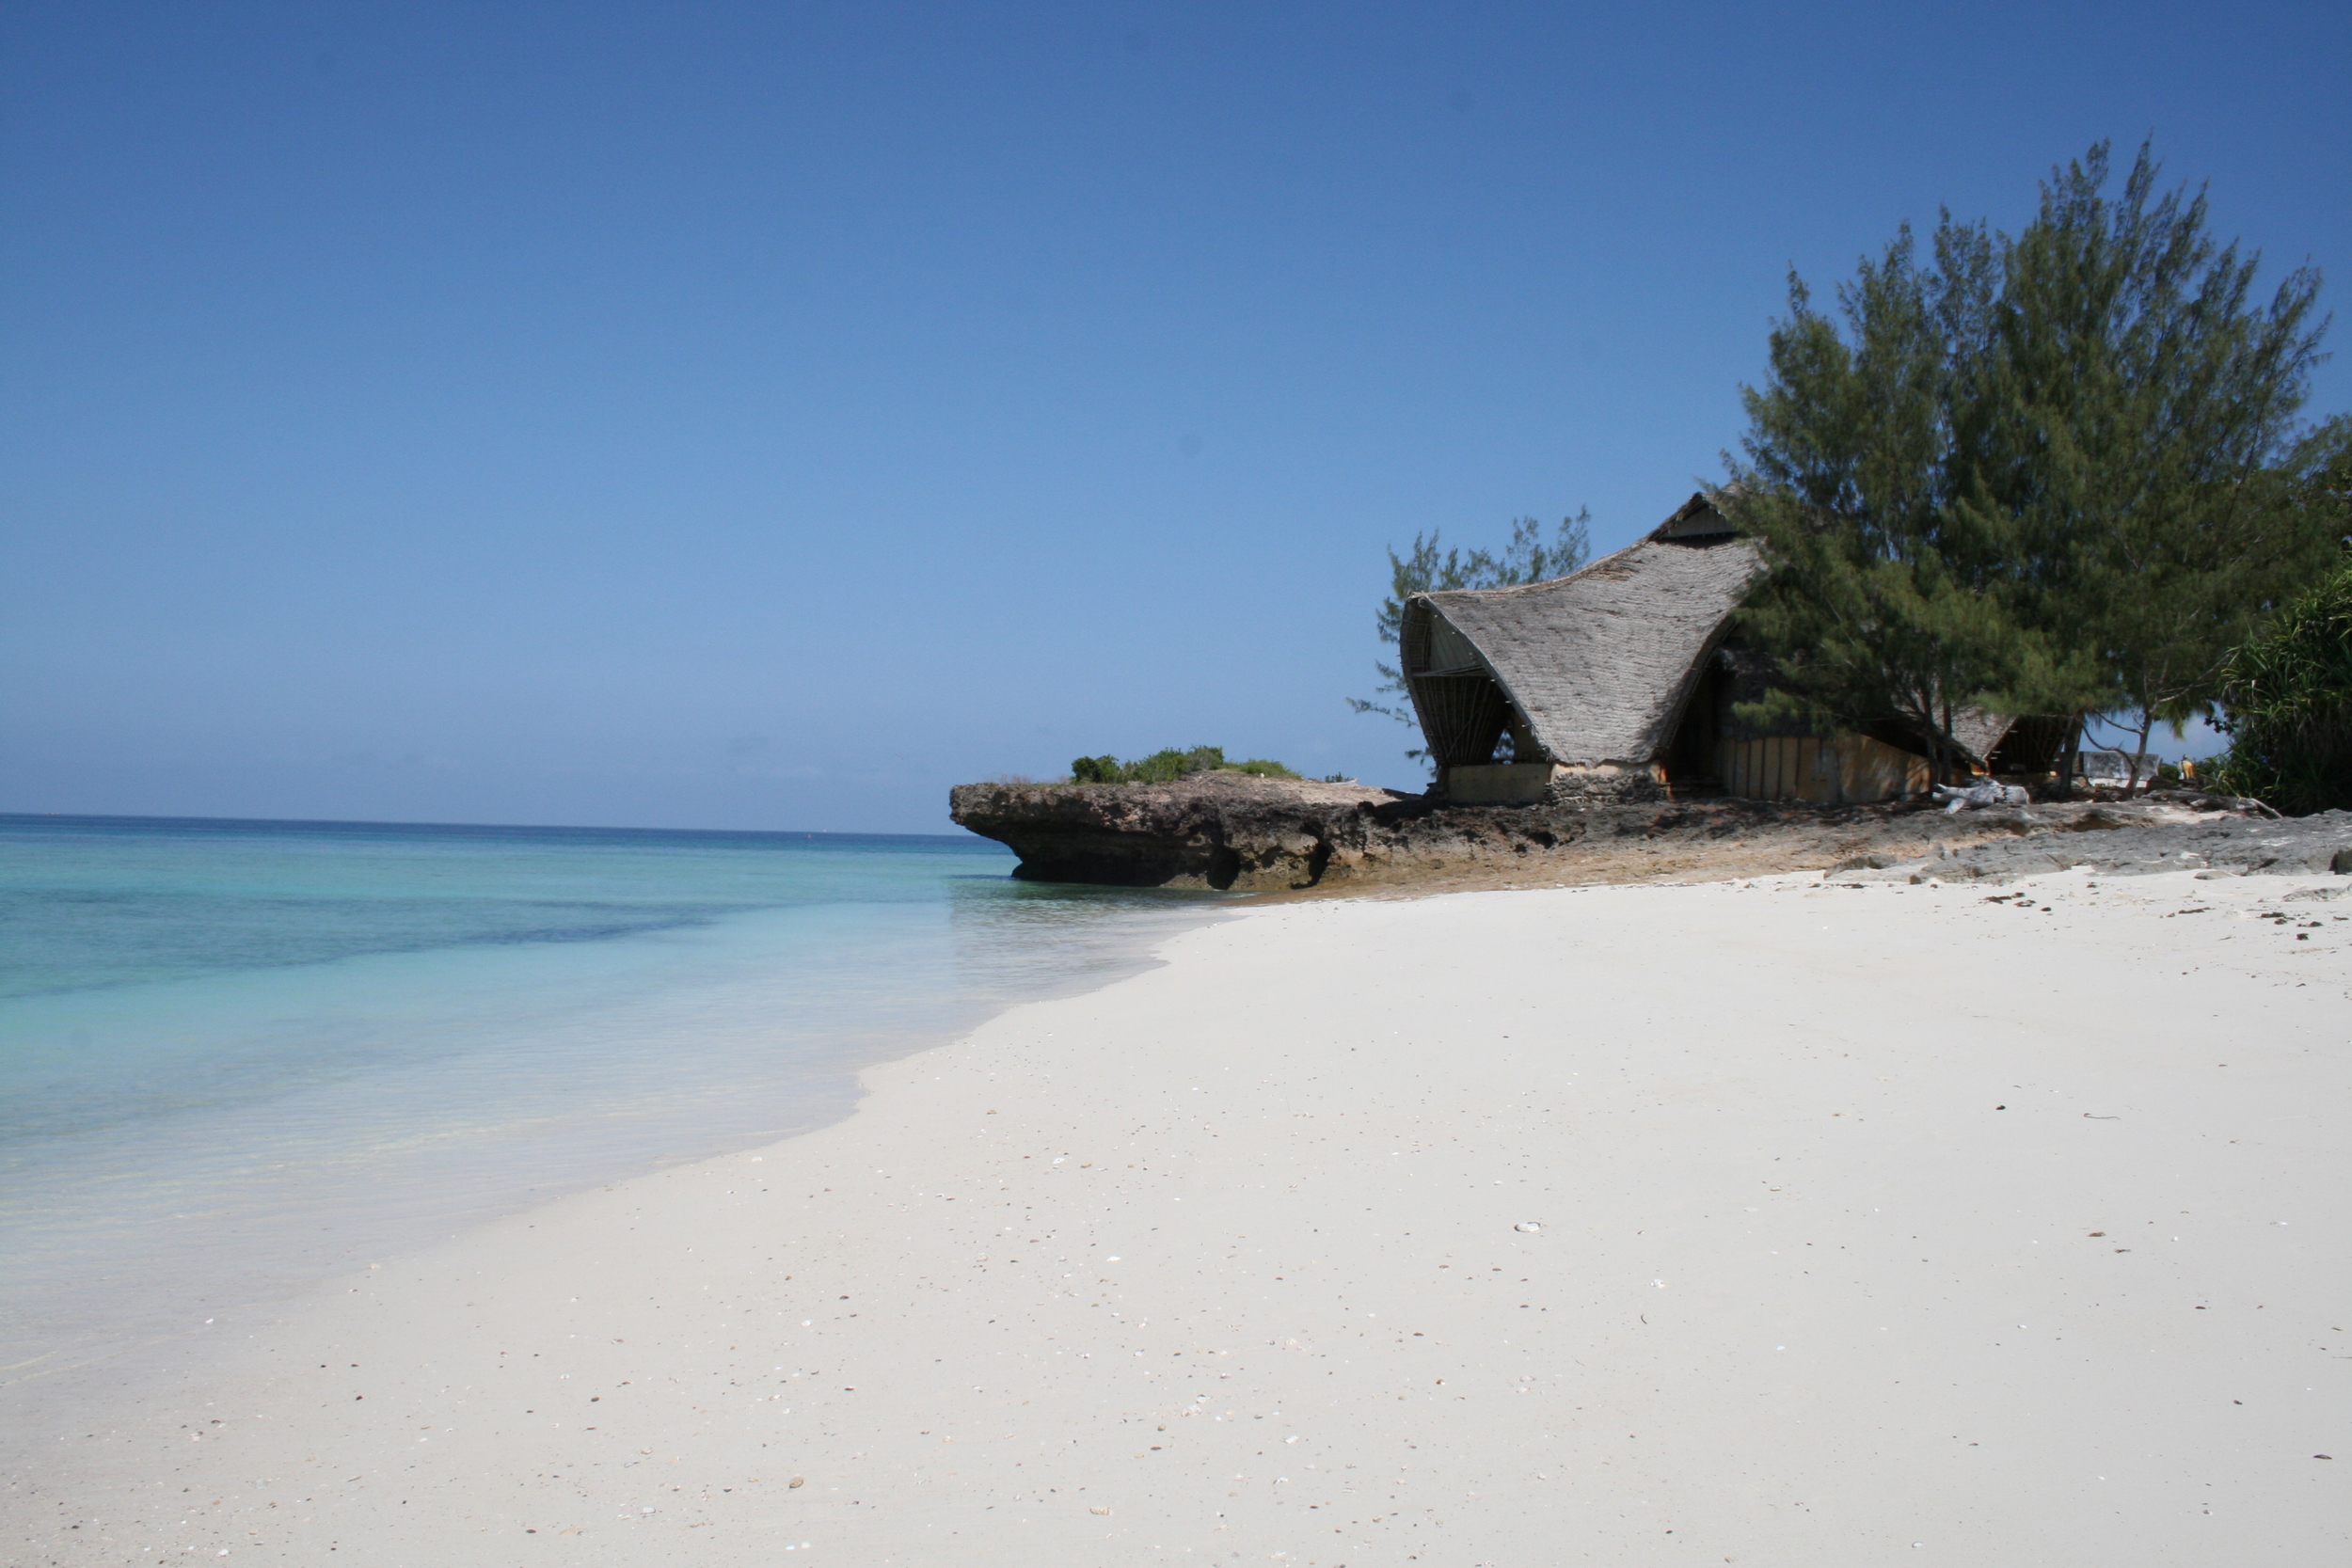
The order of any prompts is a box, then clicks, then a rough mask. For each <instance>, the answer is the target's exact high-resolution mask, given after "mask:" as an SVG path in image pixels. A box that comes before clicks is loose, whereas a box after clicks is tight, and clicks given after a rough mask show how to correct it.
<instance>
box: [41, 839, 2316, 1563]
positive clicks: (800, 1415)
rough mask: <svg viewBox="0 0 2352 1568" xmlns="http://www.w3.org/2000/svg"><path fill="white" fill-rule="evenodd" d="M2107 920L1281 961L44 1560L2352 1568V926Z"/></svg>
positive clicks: (343, 1288) (1506, 946)
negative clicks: (2350, 1197) (2242, 1566)
mask: <svg viewBox="0 0 2352 1568" xmlns="http://www.w3.org/2000/svg"><path fill="white" fill-rule="evenodd" d="M2086 880H2087V879H2086V877H2085V876H2084V875H2083V874H2081V873H2074V874H2066V875H2058V876H2053V877H2048V878H2043V879H2039V880H2037V881H2034V882H2029V883H2026V884H2021V885H2020V888H2004V889H1999V890H1994V892H1993V893H1992V894H1991V895H1988V892H1987V890H1984V889H1982V888H1976V889H1967V888H1958V889H1952V888H1903V887H1898V886H1894V885H1884V884H1882V885H1877V886H1871V887H1859V888H1838V887H1829V888H1820V887H1817V886H1816V885H1815V879H1812V878H1790V879H1778V880H1776V881H1772V882H1760V883H1757V884H1755V885H1753V886H1748V887H1740V886H1738V885H1733V884H1717V885H1712V886H1705V887H1676V888H1585V889H1574V890H1563V891H1558V892H1533V893H1487V894H1472V895H1459V896H1450V897H1441V898H1431V899H1423V900H1419V901H1393V902H1379V901H1360V902H1349V903H1320V904H1293V905H1286V906H1279V907H1274V908H1268V909H1263V910H1260V911H1254V912H1252V913H1249V914H1247V915H1245V916H1243V917H1242V918H1239V919H1236V920H1233V921H1232V922H1229V923H1227V924H1225V925H1223V926H1220V927H1214V928H1211V929H1207V930H1202V931H1197V932H1194V933H1191V934H1189V935H1186V936H1184V937H1181V938H1179V939H1176V940H1175V941H1174V942H1171V943H1170V944H1169V945H1168V950H1167V954H1166V956H1167V958H1168V964H1167V967H1165V968H1163V969H1160V970H1157V971H1155V972H1153V973H1151V974H1144V975H1141V976H1138V977H1136V978H1133V979H1129V980H1126V981H1123V982H1121V983H1120V984H1118V985H1116V986H1113V987H1111V988H1109V989H1107V990H1103V991H1100V992H1097V993H1095V994H1093V995H1089V996H1085V997H1080V998H1075V999H1072V1000H1066V1001H1059V1002H1053V1003H1047V1004H1041V1005H1036V1006H1027V1007H1024V1008H1021V1009H1018V1010H1016V1011H1014V1012H1012V1013H1010V1014H1008V1015H1006V1016H1005V1017H1003V1018H1001V1019H999V1020H997V1021H996V1022H994V1023H993V1024H991V1025H989V1026H988V1027H986V1028H984V1029H983V1030H981V1031H980V1032H979V1033H978V1034H977V1035H976V1036H975V1037H972V1038H970V1039H968V1040H966V1041H964V1042H961V1043H960V1044H958V1045H955V1046H953V1047H949V1048H946V1049H945V1050H942V1051H937V1052H933V1053H927V1054H925V1055H922V1056H918V1057H914V1058H912V1059H910V1060H908V1061H905V1062H902V1063H899V1064H897V1065H894V1066H891V1067H888V1068H885V1069H878V1070H876V1071H874V1072H873V1073H872V1074H870V1075H869V1077H870V1082H871V1085H872V1087H873V1094H872V1096H871V1098H870V1099H869V1100H868V1101H867V1102H866V1108H865V1109H864V1110H863V1111H862V1112H861V1113H860V1114H859V1115H858V1116H857V1117H853V1118H852V1119H851V1120H850V1121H849V1122H847V1123H844V1124H842V1125H840V1126H837V1127H834V1128H833V1129H830V1130H828V1131H826V1132H820V1133H817V1134H813V1135H811V1136H808V1137H805V1138H802V1139H798V1140H795V1141H793V1142H791V1143H788V1144H786V1145H782V1146H779V1147H777V1148H771V1149H768V1150H765V1151H763V1152H762V1153H760V1154H757V1155H744V1156H736V1157H731V1158H728V1159H725V1160H722V1161H717V1162H712V1163H710V1164H705V1165H698V1166H693V1167H689V1168H684V1169H680V1170H677V1171H675V1172H672V1173H669V1174H667V1175H664V1176H660V1177H656V1178H650V1179H647V1180H642V1181H637V1182H632V1183H628V1184H625V1185H622V1186H620V1187H617V1188H614V1189H609V1190H605V1191H600V1192H596V1193H591V1194H586V1195H582V1196H578V1197H576V1198H573V1199H570V1200H567V1201H565V1202H563V1203H559V1204H556V1205H553V1206H551V1207H550V1208H548V1209H546V1210H542V1211H539V1212H533V1213H532V1214H528V1215H524V1216H520V1217H518V1218H516V1219H514V1220H512V1221H508V1222H504V1223H501V1224H500V1225H496V1226H493V1227H487V1228H486V1229H485V1230H483V1231H481V1232H477V1233H475V1234H471V1235H469V1236H466V1237H463V1238H460V1239H457V1240H454V1241H453V1242H451V1243H447V1244H446V1245H444V1246H442V1247H440V1248H438V1249H437V1250H435V1251H432V1252H430V1253H428V1254H425V1255H422V1256H419V1257H414V1258H409V1259H398V1260H391V1261H388V1262H387V1264H386V1265H385V1266H383V1267H381V1268H380V1269H378V1270H376V1271H373V1272H372V1273H369V1274H367V1275H363V1276H360V1277H358V1278H356V1279H347V1280H342V1281H338V1282H336V1283H335V1284H333V1285H332V1286H330V1287H328V1288H326V1289H325V1290H323V1291H320V1292H318V1293H317V1294H316V1295H315V1296H314V1297H312V1298H310V1299H308V1300H305V1301H303V1302H300V1303H298V1304H296V1305H295V1306H294V1308H293V1309H291V1310H288V1309H283V1308H278V1309H273V1310H271V1311H270V1312H268V1313H266V1314H264V1313H262V1312H261V1311H259V1310H257V1311H255V1312H254V1313H252V1314H250V1315H249V1316H250V1320H251V1321H246V1320H242V1319H234V1318H230V1319H224V1320H223V1321H222V1322H221V1323H218V1324H216V1325H215V1327H214V1328H213V1329H212V1330H211V1331H209V1332H211V1333H213V1334H215V1335H218V1336H221V1337H222V1338H219V1339H217V1340H214V1341H210V1342H205V1341H194V1340H192V1341H191V1342H190V1345H189V1347H188V1358H189V1359H188V1365H189V1367H190V1370H189V1372H188V1373H187V1375H186V1376H185V1378H184V1379H183V1381H182V1382H181V1384H180V1385H179V1386H175V1387H173V1388H171V1389H169V1390H167V1391H161V1392H157V1391H154V1390H147V1391H144V1392H142V1391H138V1390H125V1391H124V1392H123V1393H122V1394H120V1395H119V1396H106V1397H98V1396H93V1397H92V1399H91V1401H90V1402H89V1404H88V1408H87V1414H86V1418H84V1419H82V1420H80V1421H77V1423H76V1424H75V1425H74V1427H73V1428H72V1430H71V1431H68V1432H63V1433H45V1434H43V1435H42V1439H41V1446H40V1449H39V1450H38V1451H37V1453H36V1455H35V1457H34V1458H33V1460H32V1461H31V1462H30V1463H29V1464H25V1465H19V1466H17V1467H16V1473H15V1474H14V1475H12V1476H11V1477H10V1482H11V1484H10V1486H9V1489H8V1492H7V1493H6V1498H7V1501H6V1504H5V1508H6V1532H5V1534H0V1545H4V1546H5V1548H6V1549H5V1551H4V1552H0V1556H5V1557H6V1558H7V1560H9V1561H11V1562H24V1563H44V1562H56V1563H69V1564H83V1563H99V1562H116V1561H132V1562H136V1561H158V1560H165V1559H167V1558H175V1559H183V1560H193V1559H203V1560H217V1558H218V1557H219V1555H220V1554H222V1553H224V1552H226V1553H227V1554H228V1556H229V1557H230V1560H233V1561H247V1562H253V1561H259V1562H294V1563H307V1564H317V1563H326V1562H341V1563H352V1564H360V1565H375V1564H388V1565H389V1564H419V1565H424V1564H437V1565H448V1564H493V1563H496V1564H508V1563H514V1564H526V1565H537V1564H550V1565H552V1564H571V1563H580V1564H663V1563H696V1564H739V1563H740V1564H751V1563H759V1564H771V1563H777V1562H794V1561H800V1560H803V1552H805V1553H806V1554H807V1557H806V1559H805V1560H810V1561H812V1562H814V1561H824V1562H834V1563H844V1564H849V1563H855V1564H861V1565H865V1564H879V1563H908V1564H939V1565H946V1564H966V1563H969V1564H1025V1565H1034V1564H1092V1563H1104V1564H1108V1563H1122V1564H1123V1563H1148V1562H1200V1563H1209V1562H1220V1563H1221V1562H1232V1561H1236V1560H1238V1561H1245V1562H1269V1561H1279V1562H1282V1563H1285V1564H1293V1565H1301V1568H1303V1565H1308V1564H1321V1565H1332V1564H1353V1565H1372V1564H1391V1563H1402V1562H1407V1561H1415V1560H1418V1561H1424V1562H1431V1563H1446V1564H1531V1563H1566V1562H1584V1561H1591V1562H1607V1563H1643V1564H1646V1563H1692V1564H1700V1563H1705V1564H1713V1563H1721V1562H1740V1563H1757V1564H1761V1563H1788V1564H1796V1563H1803V1564H1849V1563H1851V1564H1865V1563H1868V1564H1881V1563H1886V1562H1890V1561H1901V1562H1905V1563H1919V1564H1929V1563H1945V1564H1980V1563H1987V1562H2002V1563H2054V1564H2055V1563H2065V1564H2107V1563H2113V1564H2125V1563H2131V1564H2145V1563H2152V1562H2179V1563H2213V1562H2224V1561H2228V1562H2253V1561H2276V1562H2281V1563H2313V1562H2323V1561H2333V1560H2344V1556H2345V1554H2346V1551H2347V1544H2348V1542H2352V1496H2348V1492H2352V1399H2348V1398H2347V1395H2348V1394H2352V1384H2348V1382H2347V1374H2348V1373H2352V1333H2347V1332H2346V1331H2347V1330H2352V1249H2348V1248H2347V1246H2346V1242H2347V1227H2346V1223H2345V1220H2344V1213H2343V1196H2344V1191H2345V1189H2346V1178H2347V1176H2348V1175H2352V1151H2348V1150H2352V1144H2348V1142H2347V1133H2348V1132H2352V1044H2347V1037H2352V1027H2347V1025H2348V1024H2352V998H2348V997H2347V989H2346V988H2347V986H2352V946H2348V945H2347V944H2348V943H2352V922H2347V921H2344V920H2340V919H2338V918H2336V917H2337V915H2338V914H2339V913H2343V914H2352V900H2344V901H2338V902H2280V898H2281V895H2284V894H2287V893H2289V892H2291V891H2294V890H2296V889H2297V888H2300V887H2304V886H2309V885H2313V884H2312V882H2310V881H2309V880H2304V879H2284V878H2253V879H2236V880H2227V881H2197V880H2192V879H2188V878H2186V877H2185V876H2166V877H2159V878H2143V879H2124V880H2114V881H2106V882H2102V883H2100V884H2099V885H2098V887H2097V888H2096V889H2095V890H2094V889H2090V888H2088V887H2087V886H2086V885H2085V884H2086ZM2333 880H2334V881H2335V882H2337V883H2339V884H2341V882H2342V881H2343V879H2333ZM2020 891H2024V892H2029V893H2031V894H2032V895H2034V896H2033V897H2032V898H2031V899H2030V900H2029V901H2024V902H2016V901H2011V902H2000V903H1994V902H1990V901H1988V899H1989V897H1990V896H2001V895H2013V894H2016V893H2019V892H2020ZM2045 905H2046V906H2048V909H2049V911H2050V912H2047V913H2045V912H2043V906H2045ZM2191 910H2194V911H2201V912H2197V913H2185V912H2179V911H2191ZM2255 911H2272V912H2276V913H2291V914H2292V916H2293V920H2294V922H2295V924H2283V923H2281V922H2279V921H2276V920H2271V919H2262V918H2253V917H2252V915H2253V914H2254V912H2255ZM2314 921H2315V922H2317V923H2318V927H2317V928H2316V929H2313V928H2311V927H2310V926H2309V925H2308V924H2305V923H2309V922H2314ZM2298 936H2300V937H2302V938H2304V939H2305V940H2301V941H2298V940H2296V939H2297V937H2298ZM2225 1064H2226V1065H2225ZM1522 1222H1526V1223H1534V1224H1536V1225H1539V1226H1540V1227H1541V1228H1540V1230H1538V1231H1535V1232H1532V1233H1531V1232H1528V1231H1524V1230H1520V1229H1517V1228H1515V1226H1517V1225H1518V1224H1520V1223H1522ZM248 1337H249V1338H248ZM134 1396H136V1398H134ZM2317 1454H2333V1455H2335V1456H2336V1457H2335V1458H2334V1459H2332V1460H2330V1459H2320V1458H2314V1457H2313V1456H2314V1455H2317ZM794 1477H802V1478H804V1481H805V1484H804V1485H802V1486H799V1487H797V1488H796V1487H793V1486H792V1485H790V1482H791V1481H792V1479H793V1478H794ZM804 1543H805V1545H803V1544H804ZM191 1548H193V1549H192V1550H191ZM787 1552H788V1553H789V1555H788V1556H787Z"/></svg>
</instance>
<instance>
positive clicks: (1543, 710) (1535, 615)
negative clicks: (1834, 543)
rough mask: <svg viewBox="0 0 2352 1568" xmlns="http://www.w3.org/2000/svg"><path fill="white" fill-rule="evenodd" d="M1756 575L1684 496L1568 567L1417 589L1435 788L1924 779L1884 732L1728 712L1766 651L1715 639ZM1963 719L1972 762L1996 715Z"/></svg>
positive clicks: (1796, 791)
mask: <svg viewBox="0 0 2352 1568" xmlns="http://www.w3.org/2000/svg"><path fill="white" fill-rule="evenodd" d="M1763 573H1764V562H1763V557H1762V555H1761V553H1760V552H1759V551H1758V550H1757V548H1756V546H1755V544H1754V543H1752V542H1751V541H1749V540H1747V539H1744V538H1742V537H1740V535H1739V534H1738V533H1736V532H1735V531H1733V529H1732V526H1731V524H1730V523H1729V522H1728V521H1726V520H1725V519H1724V516H1723V515H1722V514H1721V513H1719V512H1717V511H1716V510H1715V508H1714V507H1713V506H1712V505H1711V504H1709V503H1708V499H1707V498H1706V497H1705V496H1704V495H1696V496H1692V498H1691V499H1690V500H1688V501H1687V502H1685V503H1684V504H1683V505H1682V506H1681V507H1680V508H1679V509H1678V510H1677V511H1676V513H1675V515H1673V516H1671V517H1669V518H1667V519H1666V520H1665V522H1663V523H1661V524H1660V525H1659V527H1658V528H1656V529H1655V530H1653V531H1651V532H1650V533H1649V534H1648V535H1647V536H1646V537H1645V538H1644V539H1642V540H1641V541H1640V542H1639V543H1637V544H1634V545H1631V546H1628V547H1627V548H1625V549H1622V550H1619V551H1617V553H1616V554H1614V555H1611V556H1606V557H1604V558H1602V559H1601V560H1599V561H1596V562H1593V563H1592V564H1591V565H1589V566H1587V567H1585V568H1584V569H1583V570H1582V571H1580V572H1576V573H1574V574H1572V575H1570V576H1568V577H1565V578H1554V579H1552V580H1551V581H1549V582H1534V583H1527V584H1524V585H1522V586H1519V587H1516V588H1490V589H1461V590H1454V591H1451V592H1441V593H1434V594H1416V595H1415V596H1414V597H1413V598H1411V599H1409V600H1407V601H1406V606H1405V614H1404V619H1403V623H1402V625H1401V626H1400V628H1399V632H1400V636H1399V642H1400V644H1401V652H1402V653H1403V656H1404V661H1403V669H1404V672H1405V677H1406V687H1407V689H1409V691H1410V692H1411V695H1412V700H1413V708H1414V712H1415V714H1416V716H1417V717H1418V718H1419V719H1420V721H1421V727H1422V735H1423V736H1425V737H1426V738H1427V741H1428V746H1429V753H1430V756H1431V758H1432V759H1433V760H1434V761H1435V762H1436V763H1437V764H1438V782H1439V785H1440V787H1441V788H1442V789H1443V790H1444V791H1445V792H1446V793H1447V794H1448V795H1449V796H1451V797H1452V798H1453V799H1454V800H1465V801H1476V800H1539V799H1544V798H1546V797H1548V796H1557V795H1561V794H1564V793H1565V794H1579V795H1597V796H1603V797H1609V796H1618V797H1635V798H1639V797H1649V796H1656V795H1658V794H1661V793H1672V792H1677V791H1682V790H1688V791H1689V792H1691V793H1694V794H1702V793H1726V792H1727V793H1731V794H1738V795H1750V796H1758V797H1763V798H1768V799H1769V798H1783V797H1793V798H1799V799H1808V800H1883V799H1887V798H1889V797H1892V796H1896V795H1901V794H1908V793H1913V792H1915V791H1917V790H1921V789H1924V788H1925V787H1926V785H1927V764H1926V761H1925V759H1924V757H1923V756H1921V755H1918V754H1916V752H1915V750H1913V749H1909V748H1907V747H1906V746H1905V745H1904V744H1903V741H1904V737H1903V736H1901V735H1900V733H1899V732H1893V733H1881V734H1877V735H1873V736H1858V735H1856V736H1836V737H1834V738H1829V739H1822V738H1820V737H1816V736H1785V735H1769V734H1764V733H1760V732H1757V731H1756V730H1754V729H1753V728H1751V727H1748V726H1744V725H1742V724H1740V722H1739V721H1737V719H1736V718H1735V716H1734V714H1733V712H1732V705H1733V703H1734V702H1735V701H1738V700H1744V699H1752V698H1753V697H1755V696H1756V694H1757V692H1758V691H1759V689H1760V688H1761V683H1762V681H1763V679H1764V678H1765V666H1764V661H1761V660H1759V659H1757V658H1756V657H1755V656H1753V655H1747V656H1745V657H1742V654H1741V651H1740V649H1738V648H1737V647H1735V646H1731V645H1729V638H1730V633H1731V630H1732V612H1733V611H1734V610H1737V609H1739V607H1740V601H1741V600H1743V599H1745V598H1746V597H1747V595H1748V593H1749V591H1750V590H1751V589H1753V588H1754V587H1755V586H1756V581H1757V579H1758V578H1761V577H1762V576H1763ZM1956 727H1959V726H1956ZM1966 727H1967V728H1968V734H1967V735H1966V736H1963V737H1962V738H1963V744H1964V746H1965V748H1966V750H1967V751H1969V752H1971V753H1972V754H1973V755H1975V756H1976V757H1978V758H1979V759H1982V758H1985V757H1988V756H1990V755H1991V754H1992V752H1993V751H1994V747H1995V746H1996V745H1997V744H1998V743H1999V741H2000V739H2001V734H2002V732H2004V731H2006V730H2007V729H2008V727H2009V725H2008V721H2005V720H1997V719H1993V718H1991V717H1990V716H1984V715H1971V716H1970V718H1969V722H1968V725H1967V726H1966ZM1979 732H1981V733H1979ZM1506 742H1507V744H1506ZM1499 750H1504V751H1507V759H1504V760H1498V751H1499ZM1917 751H1924V748H1917Z"/></svg>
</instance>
